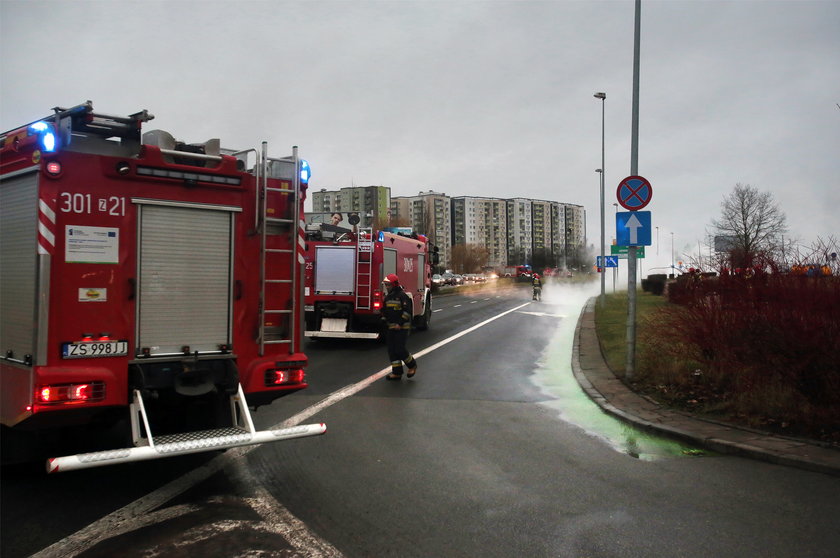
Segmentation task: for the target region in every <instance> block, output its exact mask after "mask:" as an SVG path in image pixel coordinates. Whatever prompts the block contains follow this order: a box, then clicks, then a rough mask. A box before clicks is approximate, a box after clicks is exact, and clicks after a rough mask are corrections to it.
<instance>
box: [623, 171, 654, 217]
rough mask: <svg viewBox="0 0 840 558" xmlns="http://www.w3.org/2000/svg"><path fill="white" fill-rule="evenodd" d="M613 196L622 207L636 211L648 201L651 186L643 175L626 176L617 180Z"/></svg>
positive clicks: (651, 193)
mask: <svg viewBox="0 0 840 558" xmlns="http://www.w3.org/2000/svg"><path fill="white" fill-rule="evenodd" d="M615 196H616V197H617V198H618V203H619V204H621V207H623V208H624V209H628V210H630V211H638V210H639V209H642V208H643V207H644V206H646V205H647V204H649V203H650V199H651V198H652V197H653V187H652V186H651V185H650V182H648V180H647V178H645V177H643V176H628V177H627V178H625V179H624V180H622V181H621V182H619V184H618V189H617V190H616V191H615Z"/></svg>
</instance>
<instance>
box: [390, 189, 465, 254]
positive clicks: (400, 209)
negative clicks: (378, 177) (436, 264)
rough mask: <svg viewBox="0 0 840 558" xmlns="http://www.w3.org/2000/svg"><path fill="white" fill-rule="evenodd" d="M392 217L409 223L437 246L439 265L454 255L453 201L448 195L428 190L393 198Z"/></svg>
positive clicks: (400, 221)
mask: <svg viewBox="0 0 840 558" xmlns="http://www.w3.org/2000/svg"><path fill="white" fill-rule="evenodd" d="M391 218H392V219H394V220H395V221H396V222H399V223H407V224H408V225H409V226H411V227H413V228H414V230H415V231H417V232H418V233H420V234H424V235H426V236H427V237H429V239H430V240H431V241H432V244H434V245H435V246H437V247H438V257H439V258H440V265H442V266H443V267H448V266H449V265H450V263H451V256H452V222H451V202H450V198H449V196H447V195H446V194H443V193H440V192H434V191H432V190H429V191H428V192H420V193H418V194H417V195H416V196H398V197H394V198H391Z"/></svg>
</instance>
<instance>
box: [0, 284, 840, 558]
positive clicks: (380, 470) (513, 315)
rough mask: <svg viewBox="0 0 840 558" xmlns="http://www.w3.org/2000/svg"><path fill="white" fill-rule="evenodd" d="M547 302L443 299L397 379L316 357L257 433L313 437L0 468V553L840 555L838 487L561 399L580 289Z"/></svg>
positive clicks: (346, 349) (357, 349)
mask: <svg viewBox="0 0 840 558" xmlns="http://www.w3.org/2000/svg"><path fill="white" fill-rule="evenodd" d="M544 295H545V296H544V298H543V301H542V302H539V303H536V302H530V297H529V293H528V292H527V291H526V290H523V289H517V290H512V291H510V290H509V291H499V292H491V291H487V292H480V293H475V294H467V295H451V296H445V297H439V298H438V299H436V302H435V307H436V310H437V311H436V312H435V313H434V314H433V321H432V327H431V329H430V330H429V331H427V332H421V333H417V334H413V335H412V337H411V338H410V341H409V345H410V349H411V350H412V351H414V352H415V353H420V354H422V356H420V357H419V360H418V362H419V370H418V373H417V376H416V378H415V379H414V380H411V381H409V380H403V381H401V382H386V381H384V380H381V379H378V378H372V376H373V375H375V374H377V373H379V372H380V371H382V370H383V369H384V368H386V367H387V365H388V358H387V355H386V351H385V348H384V346H383V345H382V344H379V343H375V342H358V341H337V342H335V341H334V342H325V341H319V342H317V343H312V344H310V345H309V346H308V348H307V352H308V354H309V356H310V367H309V370H308V378H309V381H310V388H309V389H308V390H306V391H305V392H301V393H298V394H294V395H292V396H290V397H287V398H285V399H283V400H280V401H278V402H275V404H273V405H272V406H270V407H269V408H267V409H260V410H259V411H258V412H257V414H256V415H255V420H256V422H257V426H258V427H261V428H265V427H267V426H272V425H277V424H279V423H281V422H283V421H285V420H287V419H289V418H290V417H293V416H300V415H296V413H304V414H305V415H306V414H310V413H312V416H311V417H308V418H305V419H303V422H325V423H326V424H327V427H328V431H327V434H326V435H324V436H320V437H316V438H306V439H300V440H293V441H287V442H280V443H275V444H268V445H263V446H259V447H258V448H256V449H252V450H250V451H238V450H231V451H228V452H226V453H225V454H210V455H200V456H191V457H185V458H173V459H166V460H161V461H155V462H146V463H135V464H130V465H125V466H118V467H110V468H102V469H92V470H88V471H79V472H74V473H66V474H64V475H56V476H50V477H44V476H43V475H42V474H39V473H35V472H31V471H28V470H23V469H19V468H17V469H4V471H3V477H2V498H0V500H1V501H0V503H1V504H2V507H1V508H0V512H2V515H0V529H2V530H1V531H0V543H2V547H1V548H0V550H2V555H3V556H4V557H6V558H11V557H17V556H28V555H32V554H35V553H36V552H37V551H39V550H42V549H43V551H42V552H41V553H39V554H36V555H40V556H62V557H63V556H73V555H80V556H116V555H119V556H348V557H367V556H370V557H386V556H401V557H402V556H405V557H410V556H418V557H421V556H422V557H437V556H439V557H449V556H453V557H455V556H470V557H490V556H499V557H508V556H517V557H518V556H592V557H601V556H603V557H612V556H703V557H707V556H761V557H763V558H766V557H773V556H836V553H837V548H840V530H839V529H837V521H836V518H837V517H839V516H840V481H838V479H837V478H834V477H829V476H826V475H821V474H818V473H810V472H807V471H801V470H796V469H790V468H785V467H781V466H776V465H771V464H767V463H762V462H756V461H750V460H746V459H741V458H735V457H722V456H709V455H705V456H702V457H696V456H688V455H681V454H680V452H659V453H657V452H651V453H650V454H644V455H642V457H643V458H642V459H639V458H638V457H639V456H640V454H639V452H634V451H627V449H626V448H623V447H622V446H621V444H616V443H612V442H611V441H610V434H609V433H608V432H605V430H609V429H610V427H608V426H607V427H604V426H603V424H602V421H603V417H602V416H601V415H600V413H599V412H598V411H597V410H594V409H592V410H589V409H587V408H586V407H585V403H582V402H581V401H580V399H579V397H578V396H577V395H575V394H571V395H570V394H568V393H567V391H568V390H566V389H558V386H568V376H569V375H570V374H571V372H570V370H569V366H568V358H567V357H568V355H567V354H566V352H564V351H565V349H563V345H564V343H566V337H567V336H568V335H569V334H568V333H567V331H573V327H571V328H570V327H568V326H569V325H570V324H571V325H572V326H573V324H574V322H575V321H576V320H577V316H578V312H579V310H580V308H581V306H582V301H583V300H584V299H585V296H584V295H585V293H580V292H574V291H571V290H564V289H560V288H555V289H552V288H551V287H547V288H546V290H545V292H544ZM514 309H515V310H514ZM505 312H507V313H505ZM503 313H504V314H503ZM502 314H503V315H502ZM494 318H495V319H494ZM488 320H492V321H488ZM479 324H483V325H481V326H480V327H478V328H476V329H474V330H472V331H470V332H468V333H466V334H463V335H461V336H460V337H456V338H454V339H452V338H453V336H456V335H458V334H459V333H463V332H465V331H467V330H469V329H470V328H472V327H474V326H476V325H479ZM447 340H448V342H446V341H447ZM440 343H443V344H440ZM430 348H431V350H430ZM360 382H362V383H361V384H360ZM354 385H355V386H356V388H353V389H348V386H354ZM328 398H329V399H328ZM319 403H321V406H320V407H319V408H318V409H317V410H314V411H313V410H308V409H311V408H312V406H313V405H316V404H319ZM572 406H574V407H576V408H577V411H576V412H574V413H570V412H565V410H568V409H567V408H570V407H572ZM581 406H583V409H582V410H581V408H580V407H581ZM572 421H573V422H572ZM625 437H627V438H630V439H632V438H634V435H633V434H632V433H630V434H626V433H625ZM663 444H665V442H663ZM687 453H689V454H691V453H692V452H687Z"/></svg>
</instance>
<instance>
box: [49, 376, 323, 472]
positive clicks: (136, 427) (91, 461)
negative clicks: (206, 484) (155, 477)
mask: <svg viewBox="0 0 840 558" xmlns="http://www.w3.org/2000/svg"><path fill="white" fill-rule="evenodd" d="M230 403H231V413H232V415H233V419H234V420H233V422H234V426H231V427H226V428H218V429H214V430H200V431H196V432H185V433H180V434H167V435H162V436H157V437H153V436H152V435H151V434H149V435H148V437H143V436H142V435H141V429H140V425H141V421H142V424H143V426H144V427H145V432H147V433H150V432H151V430H150V429H149V420H148V416H147V414H146V408H145V405H144V404H143V397H142V395H141V394H140V391H138V390H134V402H133V403H132V404H131V429H132V433H133V436H134V447H130V448H122V449H114V450H105V451H98V452H92V453H80V454H77V455H67V456H64V457H52V458H49V459H47V473H61V472H66V471H74V470H77V469H90V468H92V467H102V466H104V465H116V464H119V463H130V462H134V461H147V460H150V459H160V458H163V457H172V456H175V455H187V454H190V453H201V452H204V451H216V450H223V449H228V448H235V447H239V446H251V445H256V444H265V443H268V442H279V441H281V440H291V439H293V438H304V437H307V436H317V435H319V434H323V433H324V432H326V431H327V426H326V425H325V424H324V423H319V424H304V425H300V426H293V427H290V428H279V429H275V430H260V431H257V430H255V429H254V423H253V421H252V420H251V413H250V412H249V411H248V406H247V405H246V404H245V395H244V393H243V391H242V386H241V385H240V386H239V390H238V392H237V393H236V394H235V395H233V396H232V397H231V402H230Z"/></svg>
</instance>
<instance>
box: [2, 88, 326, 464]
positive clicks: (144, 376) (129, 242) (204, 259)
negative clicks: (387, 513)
mask: <svg viewBox="0 0 840 558" xmlns="http://www.w3.org/2000/svg"><path fill="white" fill-rule="evenodd" d="M152 118H154V117H153V116H152V115H151V114H149V113H148V112H147V111H142V112H138V113H136V114H132V115H130V116H127V117H119V116H108V115H104V114H98V113H95V112H94V111H93V106H92V104H91V102H90V101H88V102H87V103H84V104H81V105H79V106H76V107H73V108H70V109H62V108H55V109H54V114H52V115H50V116H48V117H47V118H44V119H42V120H40V121H37V122H35V123H32V124H28V125H25V126H22V127H20V128H18V129H15V130H12V131H10V132H7V133H5V134H3V135H2V136H0V310H1V311H0V315H2V318H0V398H2V399H0V402H2V410H0V414H1V415H2V427H3V437H4V439H5V438H15V437H16V436H19V437H20V436H23V437H25V433H26V432H27V431H28V432H30V433H31V432H36V433H43V432H44V431H47V430H50V431H52V430H53V429H55V428H63V427H68V426H75V425H86V426H87V425H89V426H92V425H99V424H102V423H105V424H113V423H115V422H117V421H119V420H123V419H126V418H128V419H129V421H130V425H131V432H132V438H133V444H132V445H129V444H126V445H129V447H127V448H116V449H109V448H105V450H103V451H97V452H93V453H83V454H78V455H70V456H65V457H57V458H51V459H49V460H48V461H47V469H48V471H49V472H55V471H66V470H71V469H78V468H85V467H95V466H100V465H109V464H115V463H122V462H127V461H139V460H145V459H155V458H159V457H167V456H172V455H179V454H186V453H196V452H201V451H211V450H218V449H224V448H230V447H235V446H243V445H250V444H257V443H263V442H268V441H275V440H281V439H287V438H297V437H302V436H309V435H314V434H321V433H323V432H324V431H325V427H324V425H323V424H312V425H304V426H296V427H292V428H285V429H279V430H271V431H256V430H255V429H254V425H253V421H252V419H251V415H250V412H249V408H256V407H257V406H260V405H265V404H268V403H271V402H272V401H273V400H274V399H276V398H278V397H282V396H284V395H287V394H289V393H293V392H295V391H297V390H300V389H303V388H305V387H306V383H305V379H304V370H305V367H306V364H307V358H306V355H304V354H303V353H302V352H301V334H302V332H303V308H302V304H301V303H302V293H303V265H302V264H303V253H302V252H303V227H302V224H301V223H302V221H301V217H302V215H303V213H302V211H303V199H304V196H305V190H306V185H305V184H306V182H307V181H308V174H309V166H308V164H307V163H306V162H305V161H303V160H301V159H299V158H298V154H297V147H295V148H293V153H292V155H291V156H288V157H284V158H279V159H277V158H270V157H268V156H267V144H266V143H265V142H263V143H262V146H261V148H260V149H249V150H244V151H232V150H227V149H223V148H221V146H220V145H219V140H210V141H207V142H205V143H201V144H184V143H182V142H180V141H176V140H175V139H174V138H173V137H172V136H171V135H170V134H168V133H166V132H163V131H161V130H154V131H151V132H147V133H145V134H143V135H142V136H141V125H142V124H144V123H146V122H148V121H149V120H151V119H152ZM91 431H93V429H91ZM5 457H9V456H7V455H6V452H4V458H5Z"/></svg>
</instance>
